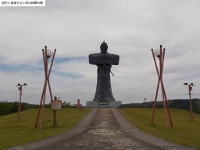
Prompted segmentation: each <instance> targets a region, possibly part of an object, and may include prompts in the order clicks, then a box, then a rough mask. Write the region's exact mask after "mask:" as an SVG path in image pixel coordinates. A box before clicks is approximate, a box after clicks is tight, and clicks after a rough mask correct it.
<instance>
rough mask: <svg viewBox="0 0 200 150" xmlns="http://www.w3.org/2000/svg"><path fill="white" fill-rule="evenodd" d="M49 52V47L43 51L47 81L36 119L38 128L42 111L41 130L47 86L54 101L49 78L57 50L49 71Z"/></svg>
mask: <svg viewBox="0 0 200 150" xmlns="http://www.w3.org/2000/svg"><path fill="white" fill-rule="evenodd" d="M47 51H48V50H47V46H45V50H44V49H42V54H43V63H44V74H45V81H44V87H43V91H42V95H41V100H40V106H39V110H38V114H37V119H36V123H35V128H36V127H37V124H38V120H39V116H40V110H41V109H42V112H41V113H42V114H41V118H40V129H41V128H42V122H43V116H44V106H45V100H46V88H47V86H48V88H49V93H50V97H51V100H52V99H53V96H52V91H51V86H50V82H49V76H50V73H51V69H52V65H53V61H54V58H55V53H56V49H55V50H54V54H53V58H52V61H51V65H50V69H49V70H48V60H49V58H50V56H51V54H48V52H47ZM55 115H56V112H55V111H54V116H55ZM55 119H56V118H55ZM55 124H57V122H55Z"/></svg>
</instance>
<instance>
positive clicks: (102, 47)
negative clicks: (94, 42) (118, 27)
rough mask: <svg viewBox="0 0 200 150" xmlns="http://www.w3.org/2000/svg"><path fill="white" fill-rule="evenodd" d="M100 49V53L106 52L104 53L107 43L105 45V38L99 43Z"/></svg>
mask: <svg viewBox="0 0 200 150" xmlns="http://www.w3.org/2000/svg"><path fill="white" fill-rule="evenodd" d="M100 49H101V53H103V54H106V53H107V50H108V45H107V43H106V42H105V40H104V41H103V43H101V46H100Z"/></svg>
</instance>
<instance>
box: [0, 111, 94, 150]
mask: <svg viewBox="0 0 200 150" xmlns="http://www.w3.org/2000/svg"><path fill="white" fill-rule="evenodd" d="M89 110H90V109H87V108H83V109H80V110H78V109H75V108H63V109H62V110H59V111H57V123H58V126H57V127H53V121H52V120H53V111H50V109H49V108H46V109H45V111H44V117H43V126H42V129H41V130H40V129H35V128H34V125H35V121H36V116H37V112H38V109H31V110H26V111H23V112H21V122H18V121H17V113H15V114H11V115H5V116H0V149H3V148H8V147H11V146H16V145H20V144H24V143H28V142H32V141H37V140H39V139H43V138H45V137H49V136H53V135H56V134H59V133H63V132H66V131H68V130H69V129H70V128H72V127H73V126H74V125H75V124H76V123H77V122H78V121H79V120H80V119H81V118H82V117H83V116H85V115H86V114H87V113H88V112H89ZM39 123H40V120H39V121H38V127H39V126H40V125H39Z"/></svg>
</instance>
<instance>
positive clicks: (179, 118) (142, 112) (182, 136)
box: [119, 108, 200, 149]
mask: <svg viewBox="0 0 200 150" xmlns="http://www.w3.org/2000/svg"><path fill="white" fill-rule="evenodd" d="M119 111H120V112H122V114H123V115H124V116H125V117H126V118H128V119H129V120H130V121H131V122H132V123H133V124H134V125H135V126H136V127H137V128H139V129H140V130H142V131H145V132H147V133H150V134H152V135H154V136H157V137H160V138H163V139H166V140H168V141H173V142H175V143H178V144H181V145H187V146H191V147H196V148H198V149H200V115H198V114H193V115H194V122H191V121H190V116H189V112H188V111H183V110H179V109H170V112H171V116H172V122H173V125H174V127H173V128H171V127H170V123H169V128H168V129H167V128H166V125H165V118H164V110H163V109H161V108H160V109H156V112H155V117H154V124H153V125H152V126H151V125H150V122H151V117H152V109H150V108H146V109H143V108H122V109H119Z"/></svg>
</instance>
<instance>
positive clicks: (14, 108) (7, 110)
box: [0, 101, 77, 116]
mask: <svg viewBox="0 0 200 150" xmlns="http://www.w3.org/2000/svg"><path fill="white" fill-rule="evenodd" d="M18 107H19V102H1V101H0V116H2V115H8V114H12V113H16V112H18ZM44 107H45V108H50V107H51V104H45V106H44ZM36 108H39V105H36V104H29V103H24V102H22V103H21V111H24V110H27V109H36ZM62 108H77V105H76V104H71V103H70V102H68V103H67V102H66V101H64V102H63V103H62Z"/></svg>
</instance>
